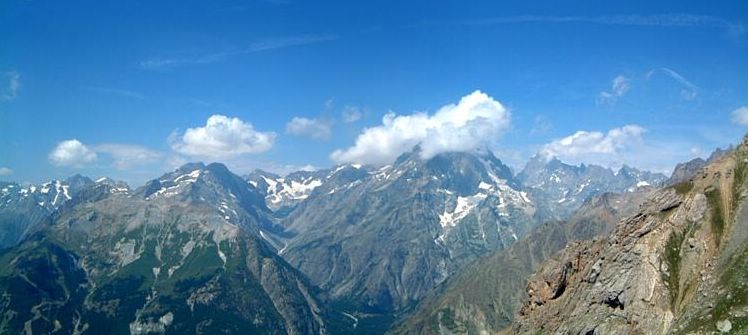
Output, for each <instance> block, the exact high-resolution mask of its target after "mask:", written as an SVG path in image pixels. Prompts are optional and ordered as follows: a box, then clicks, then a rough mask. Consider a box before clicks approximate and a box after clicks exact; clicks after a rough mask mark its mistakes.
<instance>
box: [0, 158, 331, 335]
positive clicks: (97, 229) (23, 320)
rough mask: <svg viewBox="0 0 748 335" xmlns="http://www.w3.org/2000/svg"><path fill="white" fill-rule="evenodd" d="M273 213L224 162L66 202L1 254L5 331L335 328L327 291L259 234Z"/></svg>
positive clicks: (310, 330) (289, 330) (269, 331)
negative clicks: (40, 226) (134, 188)
mask: <svg viewBox="0 0 748 335" xmlns="http://www.w3.org/2000/svg"><path fill="white" fill-rule="evenodd" d="M268 215H269V214H268V210H267V208H266V207H265V206H264V199H263V197H262V196H261V195H260V194H258V193H257V192H256V191H255V190H254V189H252V188H251V187H250V186H249V185H248V184H247V183H246V182H244V181H243V179H241V178H240V177H238V176H236V175H233V174H231V173H230V172H228V170H227V169H226V168H225V167H224V166H222V165H220V164H211V165H208V166H203V165H202V164H190V165H186V166H184V167H182V168H180V169H178V170H177V171H175V172H173V173H170V174H167V175H164V176H163V177H161V178H159V179H157V180H153V181H151V182H149V183H148V184H147V186H146V187H144V188H142V189H140V190H138V191H137V192H136V193H135V194H134V195H132V196H131V195H128V194H123V193H120V194H116V193H115V194H111V193H110V194H109V195H107V196H104V197H99V198H96V199H95V200H92V201H82V202H80V203H79V204H77V205H76V206H73V207H69V208H65V209H63V210H62V211H60V213H59V214H58V215H56V217H55V219H54V221H53V223H52V224H51V225H48V226H45V227H44V228H43V229H42V230H41V231H39V232H38V233H36V234H34V235H33V236H31V237H30V238H28V239H26V240H25V241H24V242H23V243H22V244H21V245H19V246H18V247H15V248H12V249H10V250H8V251H7V252H6V253H4V254H3V255H2V256H0V268H1V269H2V271H0V290H1V291H2V298H0V306H2V308H0V311H2V317H0V332H2V333H8V332H9V333H17V332H21V331H23V330H24V329H26V330H27V331H33V332H34V333H46V332H50V331H51V330H55V329H59V330H61V331H63V332H65V333H89V334H105V333H106V334H154V333H171V334H183V333H198V334H213V333H226V332H228V333H263V334H317V333H324V332H326V330H329V329H328V325H329V324H328V323H327V320H329V318H328V314H327V309H326V307H325V305H324V301H323V300H321V298H320V295H319V291H318V289H316V288H315V287H314V286H313V285H311V284H310V283H308V281H307V280H306V279H305V277H304V276H303V275H302V274H301V273H299V272H298V271H296V270H295V269H293V268H292V267H290V266H289V265H288V264H287V263H286V262H285V261H284V260H282V259H281V258H280V257H278V256H277V255H276V254H275V251H274V250H273V249H272V248H271V247H270V246H269V245H268V244H267V243H266V242H265V241H263V239H262V237H261V236H260V232H261V231H262V230H261V229H263V228H264V227H267V226H268V225H269V224H270V223H269V222H270V221H269V220H268V219H267V217H268Z"/></svg>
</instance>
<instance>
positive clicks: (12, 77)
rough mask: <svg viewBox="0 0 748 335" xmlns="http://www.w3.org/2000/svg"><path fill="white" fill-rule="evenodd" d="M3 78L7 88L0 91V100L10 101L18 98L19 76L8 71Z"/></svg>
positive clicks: (14, 72)
mask: <svg viewBox="0 0 748 335" xmlns="http://www.w3.org/2000/svg"><path fill="white" fill-rule="evenodd" d="M5 78H6V80H7V86H6V87H5V88H4V89H3V90H2V91H0V100H5V101H11V100H14V99H15V98H16V97H17V96H18V91H19V90H20V89H21V75H20V74H18V72H16V71H9V72H6V73H5Z"/></svg>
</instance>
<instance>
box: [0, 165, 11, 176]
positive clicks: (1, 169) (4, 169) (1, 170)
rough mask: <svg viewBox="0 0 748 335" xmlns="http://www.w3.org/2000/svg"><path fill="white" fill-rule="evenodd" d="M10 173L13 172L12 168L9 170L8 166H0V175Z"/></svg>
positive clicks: (8, 174)
mask: <svg viewBox="0 0 748 335" xmlns="http://www.w3.org/2000/svg"><path fill="white" fill-rule="evenodd" d="M12 174H13V170H11V169H10V168H7V167H4V166H1V167H0V176H10V175H12Z"/></svg>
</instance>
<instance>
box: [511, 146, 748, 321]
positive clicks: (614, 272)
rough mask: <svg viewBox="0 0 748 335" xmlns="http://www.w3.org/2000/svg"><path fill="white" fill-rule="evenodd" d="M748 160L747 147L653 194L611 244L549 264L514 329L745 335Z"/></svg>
mask: <svg viewBox="0 0 748 335" xmlns="http://www.w3.org/2000/svg"><path fill="white" fill-rule="evenodd" d="M746 156H747V155H746V145H745V143H744V144H743V145H741V146H740V147H739V148H738V149H737V150H735V151H734V152H731V153H730V154H727V155H725V156H724V157H723V158H722V159H720V160H717V161H716V162H714V163H712V164H709V165H708V166H706V167H705V168H704V169H702V170H701V171H700V172H699V173H698V174H697V175H696V176H695V177H693V181H687V182H682V183H679V184H675V185H673V186H671V187H667V188H664V189H661V190H659V191H657V192H656V193H654V194H653V195H652V196H650V197H649V199H648V200H647V202H646V203H645V205H643V206H642V208H641V210H640V211H639V213H637V214H636V215H634V216H632V217H630V218H628V219H626V220H623V221H621V222H620V223H619V224H618V225H617V227H616V229H615V231H614V232H613V233H612V234H610V235H609V236H608V237H607V238H605V239H602V240H599V241H586V242H579V243H574V244H572V245H570V246H568V247H567V248H565V249H564V250H563V251H562V252H561V253H560V254H558V255H556V256H555V257H554V258H553V259H552V260H550V261H548V262H546V263H545V264H544V265H543V266H541V267H540V269H539V270H538V271H537V272H536V274H535V275H533V276H532V277H531V279H530V282H529V284H528V286H527V294H528V299H527V300H526V301H525V303H524V304H523V306H522V308H521V310H520V312H519V315H518V317H517V319H516V320H515V322H514V324H513V326H512V331H513V332H514V333H518V334H537V333H543V334H668V333H684V334H685V333H692V332H694V333H704V332H712V331H714V332H716V331H724V329H726V328H730V332H736V331H737V333H740V332H745V331H746V329H745V327H746V321H747V320H748V319H746V314H747V313H746V299H745V297H746V293H748V289H746V284H745V283H746V280H748V270H746V269H748V267H745V266H744V265H745V264H748V260H746V257H747V255H748V253H747V252H746V238H745V235H746V233H745V230H746V228H745V226H746V225H747V223H746V222H747V221H748V216H746V215H745V214H746V213H745V210H744V207H745V206H744V200H743V199H744V195H745V190H746V185H745V177H746V171H745V170H746V165H748V160H747V159H746ZM728 296H729V297H728ZM736 296H741V297H742V298H736ZM728 322H729V326H728Z"/></svg>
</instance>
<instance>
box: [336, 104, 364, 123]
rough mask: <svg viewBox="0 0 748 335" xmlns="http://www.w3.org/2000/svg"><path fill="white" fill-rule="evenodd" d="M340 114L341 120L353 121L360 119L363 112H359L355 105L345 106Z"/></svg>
mask: <svg viewBox="0 0 748 335" xmlns="http://www.w3.org/2000/svg"><path fill="white" fill-rule="evenodd" d="M341 116H342V117H343V122H345V123H353V122H356V121H358V120H360V119H361V116H363V114H362V113H361V109H360V108H358V107H356V106H345V108H343V113H341Z"/></svg>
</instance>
